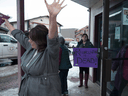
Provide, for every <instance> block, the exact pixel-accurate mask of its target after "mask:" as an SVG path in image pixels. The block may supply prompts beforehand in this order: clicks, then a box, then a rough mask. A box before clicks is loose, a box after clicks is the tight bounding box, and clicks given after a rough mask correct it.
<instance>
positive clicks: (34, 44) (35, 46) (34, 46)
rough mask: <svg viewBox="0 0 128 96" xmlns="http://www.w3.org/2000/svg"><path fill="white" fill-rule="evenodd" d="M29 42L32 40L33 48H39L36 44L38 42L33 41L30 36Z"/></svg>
mask: <svg viewBox="0 0 128 96" xmlns="http://www.w3.org/2000/svg"><path fill="white" fill-rule="evenodd" d="M28 42H30V44H31V46H32V48H34V49H37V45H36V43H35V42H34V41H32V40H31V38H30V37H29V40H28Z"/></svg>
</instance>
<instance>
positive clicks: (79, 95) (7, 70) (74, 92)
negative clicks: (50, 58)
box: [0, 55, 100, 96]
mask: <svg viewBox="0 0 128 96" xmlns="http://www.w3.org/2000/svg"><path fill="white" fill-rule="evenodd" d="M70 60H71V63H72V65H73V56H72V55H70ZM0 72H1V74H0V78H2V77H6V78H5V79H7V77H9V76H11V77H10V79H9V78H8V79H7V80H11V81H12V82H9V81H8V82H5V83H3V85H2V84H0V88H1V90H0V96H18V95H17V93H18V82H17V80H16V79H17V77H16V76H17V75H16V74H17V72H18V68H17V65H14V66H6V67H1V68H0ZM11 74H12V75H11ZM1 80H2V79H1ZM0 82H1V81H0ZM78 85H79V68H78V67H74V66H73V68H71V69H70V70H69V73H68V91H69V96H100V95H99V94H100V87H99V86H98V85H97V84H95V83H92V82H91V81H90V80H89V82H88V86H89V88H88V89H85V88H84V86H83V87H81V88H79V87H78ZM6 87H7V88H6ZM2 90H3V91H2Z"/></svg>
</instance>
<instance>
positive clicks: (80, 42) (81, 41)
mask: <svg viewBox="0 0 128 96" xmlns="http://www.w3.org/2000/svg"><path fill="white" fill-rule="evenodd" d="M82 43H83V40H82V39H81V40H80V41H79V42H78V44H77V48H79V46H80V45H81V44H82Z"/></svg>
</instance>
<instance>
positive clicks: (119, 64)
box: [112, 45, 128, 90]
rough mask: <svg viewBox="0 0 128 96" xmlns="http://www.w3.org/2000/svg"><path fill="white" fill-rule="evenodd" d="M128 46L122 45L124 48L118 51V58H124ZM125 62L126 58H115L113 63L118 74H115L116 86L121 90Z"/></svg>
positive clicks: (113, 68)
mask: <svg viewBox="0 0 128 96" xmlns="http://www.w3.org/2000/svg"><path fill="white" fill-rule="evenodd" d="M127 48H128V45H126V46H124V47H122V49H121V50H120V51H119V52H118V54H117V56H116V58H124V55H125V53H126V49H127ZM123 62H124V60H114V62H113V64H112V70H114V71H116V70H117V73H116V76H115V87H116V88H117V89H118V90H119V88H120V84H121V82H122V78H123Z"/></svg>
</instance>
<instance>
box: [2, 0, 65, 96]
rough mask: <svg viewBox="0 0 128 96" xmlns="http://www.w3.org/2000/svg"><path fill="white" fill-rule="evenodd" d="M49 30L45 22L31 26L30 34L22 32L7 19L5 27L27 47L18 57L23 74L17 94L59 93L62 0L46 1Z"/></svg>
mask: <svg viewBox="0 0 128 96" xmlns="http://www.w3.org/2000/svg"><path fill="white" fill-rule="evenodd" d="M44 1H45V4H46V6H47V9H48V12H49V15H50V16H49V30H48V29H47V28H46V26H45V25H37V26H36V27H34V28H32V29H31V30H30V33H29V38H28V37H27V36H25V34H24V32H22V31H21V30H18V29H15V28H14V27H13V26H12V25H11V24H10V23H9V22H8V20H6V19H4V18H3V20H5V24H6V26H7V28H8V29H9V30H10V31H11V34H12V35H13V36H14V37H15V38H16V39H17V40H18V42H19V43H20V44H21V45H22V46H23V47H24V48H25V49H26V52H25V53H24V54H23V56H22V58H21V61H22V63H21V67H22V69H23V71H24V73H25V74H24V76H23V77H22V80H21V85H20V89H19V96H61V82H60V77H59V74H58V69H59V39H58V30H57V29H58V28H57V22H56V17H57V15H58V14H59V12H60V11H61V9H62V8H64V7H65V6H64V7H61V6H62V4H63V2H64V0H63V1H62V2H61V3H60V0H58V1H56V0H54V2H53V3H52V4H51V5H49V4H48V3H47V1H46V0H44Z"/></svg>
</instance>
